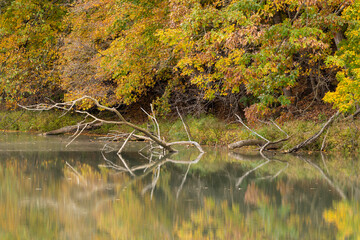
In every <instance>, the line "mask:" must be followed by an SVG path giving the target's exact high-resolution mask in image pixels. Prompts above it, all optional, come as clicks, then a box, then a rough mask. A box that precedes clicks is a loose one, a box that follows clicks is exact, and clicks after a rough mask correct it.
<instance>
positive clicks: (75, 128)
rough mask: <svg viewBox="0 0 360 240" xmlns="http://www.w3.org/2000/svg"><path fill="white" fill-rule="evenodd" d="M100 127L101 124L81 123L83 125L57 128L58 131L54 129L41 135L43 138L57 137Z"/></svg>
mask: <svg viewBox="0 0 360 240" xmlns="http://www.w3.org/2000/svg"><path fill="white" fill-rule="evenodd" d="M102 125H103V123H102V122H100V123H94V124H89V123H83V124H77V125H72V126H66V127H62V128H59V129H56V130H53V131H49V132H46V133H42V134H41V135H44V136H48V135H59V134H65V133H70V132H75V131H78V130H79V129H83V128H85V129H84V130H90V129H94V128H98V127H101V126H102Z"/></svg>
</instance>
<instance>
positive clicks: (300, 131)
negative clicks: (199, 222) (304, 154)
mask: <svg viewBox="0 0 360 240" xmlns="http://www.w3.org/2000/svg"><path fill="white" fill-rule="evenodd" d="M81 120H83V118H82V116H79V115H76V114H71V113H68V114H66V115H62V112H59V111H52V112H50V111H46V112H30V111H10V112H0V129H2V130H7V131H22V132H27V131H31V132H47V131H51V130H55V129H58V128H61V127H64V126H69V125H74V124H76V123H78V122H80V121H81ZM159 121H160V127H161V133H162V136H163V137H165V138H166V139H167V140H168V141H173V140H188V136H187V133H186V131H185V130H184V126H183V123H182V122H181V120H176V121H166V120H159ZM325 121H326V119H323V120H322V121H318V122H313V121H304V120H292V121H288V122H285V123H283V124H281V128H282V129H283V130H284V131H285V132H287V133H288V134H289V135H291V136H292V137H291V138H290V139H289V140H288V141H286V142H285V143H284V145H283V147H282V150H286V149H289V148H291V147H292V146H295V145H296V144H298V143H300V142H301V141H304V140H305V139H307V138H309V137H310V136H312V135H313V134H314V133H315V132H317V131H318V130H320V128H321V126H322V124H323V123H324V122H325ZM185 122H186V123H187V125H188V127H189V129H190V133H191V137H192V140H195V141H197V142H199V143H200V144H202V145H211V146H220V145H227V144H229V143H232V142H235V141H239V140H245V139H259V138H258V137H257V136H256V135H255V134H253V133H252V132H250V131H249V130H247V129H246V128H245V127H243V126H242V125H241V124H240V123H237V122H233V123H226V122H224V121H221V120H219V119H217V118H215V117H213V116H209V115H206V116H202V117H200V118H194V117H192V116H188V117H186V118H185ZM141 125H142V127H146V123H143V124H141ZM358 126H360V120H359V119H358V120H355V121H352V120H348V121H344V120H341V119H339V120H337V121H336V122H334V124H333V125H332V126H331V128H330V129H329V131H328V133H326V132H325V133H324V134H323V135H322V136H321V137H320V138H319V139H318V140H317V141H316V142H314V143H312V144H311V145H309V146H307V147H305V148H304V149H303V150H305V151H318V150H319V149H320V148H321V145H322V143H323V139H324V136H326V140H325V144H326V148H325V151H329V152H330V151H336V152H344V153H358V152H360V151H359V148H360V147H359V146H360V140H359V139H360V137H359V135H360V129H359V127H358ZM251 127H252V128H253V130H255V131H256V132H257V133H259V134H260V135H262V136H263V137H265V138H267V139H269V140H271V141H275V140H278V139H281V138H284V137H285V135H284V133H282V132H281V131H279V129H278V128H277V127H276V126H275V125H273V124H264V123H259V124H257V125H255V126H251ZM110 130H118V131H123V132H130V131H131V129H130V128H128V127H126V126H120V127H119V126H114V125H103V126H102V127H101V128H98V129H95V130H92V131H90V132H88V133H91V134H106V133H108V132H109V131H110Z"/></svg>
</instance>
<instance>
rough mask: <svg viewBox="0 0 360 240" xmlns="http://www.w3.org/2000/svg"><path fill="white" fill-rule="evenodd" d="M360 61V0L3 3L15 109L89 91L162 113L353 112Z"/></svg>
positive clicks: (0, 85)
mask: <svg viewBox="0 0 360 240" xmlns="http://www.w3.org/2000/svg"><path fill="white" fill-rule="evenodd" d="M359 56H360V1H359V0H327V1H326V0H274V1H267V0H233V1H231V0H0V65H1V68H0V96H1V101H2V103H3V106H6V108H7V109H14V108H16V107H17V105H18V104H33V103H38V102H44V101H49V100H52V101H68V100H73V99H76V98H79V97H81V96H84V95H89V96H92V97H94V98H96V99H97V100H99V101H100V103H101V104H104V105H106V106H116V107H118V108H119V109H120V110H121V109H128V108H129V107H127V106H130V107H131V106H136V104H137V105H140V106H144V105H149V103H150V102H152V103H153V104H154V106H155V107H156V109H157V112H158V113H161V114H167V113H170V112H171V111H174V109H175V107H179V108H181V109H182V111H183V112H185V113H188V114H202V113H213V114H214V113H215V114H217V115H220V116H222V117H226V116H233V114H234V113H245V116H246V117H247V118H248V119H251V118H255V117H258V116H259V115H263V116H267V115H269V114H271V115H273V116H275V117H280V118H283V119H287V118H290V117H292V116H296V115H300V114H302V115H303V114H304V111H308V110H311V109H312V108H313V106H319V105H324V104H325V103H330V104H332V106H334V108H337V109H339V110H340V111H342V112H348V113H351V112H354V111H355V110H356V108H357V107H358V103H359V100H360V58H359ZM82 106H83V108H91V107H92V105H91V104H90V102H83V105H82ZM328 106H330V105H329V104H328Z"/></svg>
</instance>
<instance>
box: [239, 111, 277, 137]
mask: <svg viewBox="0 0 360 240" xmlns="http://www.w3.org/2000/svg"><path fill="white" fill-rule="evenodd" d="M235 116H236V117H237V119H238V121H239V122H240V123H241V124H242V125H243V126H244V127H246V128H247V129H248V130H249V131H250V132H252V133H254V134H255V135H256V136H258V137H260V138H261V139H263V140H265V141H266V142H270V141H269V140H267V139H266V138H264V137H263V136H261V135H260V134H258V133H257V132H255V131H254V130H252V129H251V128H249V127H248V126H247V125H246V124H245V123H244V122H243V120H242V119H241V117H240V116H239V115H237V114H235Z"/></svg>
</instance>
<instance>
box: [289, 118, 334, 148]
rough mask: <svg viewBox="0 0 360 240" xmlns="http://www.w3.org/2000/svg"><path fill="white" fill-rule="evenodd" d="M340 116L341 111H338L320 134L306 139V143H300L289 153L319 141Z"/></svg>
mask: <svg viewBox="0 0 360 240" xmlns="http://www.w3.org/2000/svg"><path fill="white" fill-rule="evenodd" d="M339 115H340V111H337V112H336V113H335V114H334V115H333V116H332V117H331V118H330V119H329V120H328V121H327V122H326V123H325V124H324V126H323V127H322V128H321V129H320V131H319V132H317V133H316V134H314V135H313V136H311V137H310V138H308V139H306V140H305V141H303V142H301V143H299V144H298V145H296V146H295V147H293V148H291V149H290V150H288V151H287V153H294V152H297V151H299V150H300V148H302V147H305V146H306V145H309V144H310V143H313V142H314V141H315V140H316V139H318V138H319V137H320V136H321V134H322V133H323V132H324V131H325V130H326V129H328V128H329V127H330V125H331V124H332V122H333V121H334V120H335V119H336V117H337V116H339Z"/></svg>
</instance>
